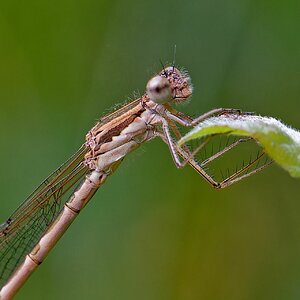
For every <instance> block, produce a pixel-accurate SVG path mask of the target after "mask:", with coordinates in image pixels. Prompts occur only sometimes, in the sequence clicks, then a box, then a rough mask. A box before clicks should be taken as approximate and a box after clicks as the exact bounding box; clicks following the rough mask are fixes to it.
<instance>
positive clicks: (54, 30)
mask: <svg viewBox="0 0 300 300" xmlns="http://www.w3.org/2000/svg"><path fill="white" fill-rule="evenodd" d="M299 9H300V4H299V1H298V0H294V1H293V0H287V1H284V2H282V1H270V0H269V1H268V0H263V1H258V0H257V1H254V0H253V1H250V0H229V1H221V0H201V1H199V0H194V1H177V2H176V1H175V2H174V1H156V0H153V1H137V0H133V1H108V0H107V1H99V0H98V1H96V0H85V1H80V0H79V1H68V0H60V1H56V0H53V1H37V0H36V1H34V0H28V1H15V0H11V1H2V2H1V4H0V105H1V106H0V107H1V108H0V134H1V140H0V143H1V157H0V164H1V168H0V178H1V200H0V201H1V208H0V218H1V222H2V221H4V220H5V219H6V218H7V217H8V216H9V214H10V213H11V212H12V211H13V209H15V208H16V207H17V206H18V204H19V203H20V202H21V201H22V199H24V198H25V196H27V195H28V194H29V193H30V192H31V191H32V189H33V188H34V187H35V186H36V185H37V184H38V183H39V182H40V181H42V180H43V179H44V178H45V177H46V176H47V175H48V174H49V173H50V172H51V171H52V170H54V169H55V168H56V167H57V166H58V165H59V164H60V163H62V162H63V161H64V160H65V159H67V158H68V157H69V156H70V155H71V154H72V153H73V152H75V151H76V150H77V148H78V147H79V146H80V145H81V143H82V142H83V141H84V137H85V133H86V132H87V131H88V130H89V128H90V127H91V126H92V125H93V124H94V123H95V121H96V120H97V119H98V118H99V117H100V116H103V115H104V114H105V113H108V112H109V111H111V109H112V108H113V107H114V106H115V105H116V104H118V103H122V102H124V100H126V99H130V98H132V97H133V95H134V92H140V93H143V91H144V88H145V84H146V82H147V80H148V79H149V77H151V76H152V75H153V74H155V73H156V72H158V71H159V70H160V68H161V66H160V62H159V60H160V59H161V60H162V61H163V62H172V59H173V49H174V45H175V44H176V45H177V58H176V61H177V65H178V66H183V67H185V68H186V69H187V70H188V71H189V73H190V75H191V77H192V82H193V85H194V88H195V89H194V95H193V98H192V101H191V102H190V103H188V104H187V105H182V106H181V107H179V106H178V107H177V108H178V109H180V110H181V111H184V112H186V113H188V114H193V115H200V114H201V113H203V112H206V111H208V110H210V109H212V108H216V107H234V108H241V109H242V110H246V111H254V112H256V113H258V114H261V115H268V116H273V117H276V118H279V119H281V120H283V121H284V122H285V123H287V124H289V125H291V126H293V127H296V128H300V119H299V108H300V106H299V95H300V84H299V75H300V35H299V30H300V20H299ZM299 185H300V182H299V180H296V179H293V178H291V177H290V176H289V175H288V173H287V172H285V171H283V170H282V169H279V168H278V167H277V166H272V167H271V168H269V169H268V170H266V171H264V172H262V173H260V174H258V175H256V176H253V177H251V178H249V179H247V180H245V181H243V182H241V183H239V184H236V185H234V186H232V187H230V188H228V189H225V190H213V189H212V188H211V187H210V186H209V185H208V184H207V183H206V182H205V181H204V180H203V179H202V178H200V177H199V175H198V174H196V173H195V172H194V171H193V170H192V169H191V168H189V167H186V168H185V169H183V170H177V169H176V168H175V166H174V164H173V162H172V160H171V156H170V153H169V151H168V149H167V147H166V145H164V144H163V143H162V142H161V141H159V140H154V141H152V142H151V143H148V144H146V145H144V146H143V147H142V148H141V149H139V150H138V151H136V152H135V153H133V154H131V155H130V157H128V158H127V159H126V160H125V161H124V163H123V164H122V165H121V167H120V168H119V170H118V171H117V172H116V173H115V175H114V176H112V177H111V178H110V179H109V180H108V181H107V183H106V184H105V186H104V187H103V188H101V190H99V191H98V193H97V195H96V196H95V197H94V198H93V200H92V201H91V203H90V204H89V205H88V207H87V208H86V209H85V210H84V211H83V212H82V213H81V214H80V217H79V218H78V219H77V220H76V221H75V223H74V224H73V225H72V227H71V228H70V229H69V231H68V232H67V234H66V235H65V236H64V237H63V239H62V240H61V241H60V242H59V244H58V245H57V247H56V248H55V250H54V251H53V252H52V253H51V254H50V256H49V257H48V258H47V260H46V261H45V262H44V263H43V264H42V266H41V267H40V269H39V270H38V271H37V272H35V273H34V274H33V276H32V277H31V278H30V280H29V281H28V282H27V284H26V285H25V286H24V288H23V289H22V290H21V291H20V292H19V294H18V296H17V297H16V299H31V300H33V299H41V298H42V299H107V300H112V299H131V300H134V299H139V300H140V299H143V300H144V299H145V300H148V299H156V300H160V299H161V300H166V299H172V300H173V299H176V300H177V299H178V300H183V299H185V300H194V299H206V300H207V299H230V300H241V299H272V300H275V299H299V297H300V218H299V212H300V201H299Z"/></svg>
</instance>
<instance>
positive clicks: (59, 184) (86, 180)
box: [0, 66, 269, 300]
mask: <svg viewBox="0 0 300 300" xmlns="http://www.w3.org/2000/svg"><path fill="white" fill-rule="evenodd" d="M191 95H192V86H191V83H190V77H189V76H188V74H187V73H186V72H183V71H180V70H179V69H177V68H176V67H175V66H169V67H164V68H163V69H162V71H161V72H160V73H159V74H157V75H156V76H154V77H153V78H151V79H150V80H149V81H148V83H147V86H146V92H145V94H144V95H143V96H141V97H140V98H138V99H136V100H133V101H132V102H130V103H128V104H126V105H124V106H123V107H121V108H120V109H119V110H117V111H115V112H113V113H111V114H109V115H107V116H105V117H103V118H101V119H100V120H99V121H98V122H97V123H96V125H95V126H94V127H93V128H92V129H91V130H90V131H89V132H88V133H87V135H86V141H85V143H84V144H83V145H82V146H81V147H80V148H79V150H78V151H77V152H76V153H75V154H74V155H73V156H72V157H71V158H70V159H69V160H67V161H66V162H65V163H64V164H63V165H62V166H60V167H59V168H58V169H57V170H56V171H54V172H53V173H52V174H51V175H50V176H49V177H48V178H47V179H46V180H45V181H44V182H42V184H41V185H40V186H39V187H38V188H37V189H36V190H35V191H34V192H33V193H32V194H31V195H30V196H29V197H28V198H27V199H26V200H25V201H24V202H23V203H22V204H21V205H20V206H19V207H18V208H17V209H16V210H15V212H14V213H13V214H12V215H11V216H10V218H8V219H7V220H6V222H4V223H3V224H1V225H0V278H1V281H0V283H1V286H2V290H1V292H0V295H1V299H2V300H4V299H11V298H12V297H13V296H14V295H15V293H16V292H17V291H18V289H19V288H20V287H21V286H22V285H23V284H24V282H25V281H26V280H27V278H28V277H29V275H30V274H31V273H32V272H33V271H34V270H35V269H36V268H37V267H38V266H39V265H40V264H41V263H42V261H43V260H44V258H45V257H46V256H47V254H48V253H49V252H50V251H51V249H52V248H53V247H54V246H55V244H56V242H57V241H58V240H59V239H60V237H61V236H62V235H63V234H64V232H65V231H66V230H67V228H68V227H69V225H70V224H71V223H72V222H73V220H74V219H75V218H76V216H77V215H78V213H79V212H80V211H81V210H82V209H83V208H84V206H85V205H86V204H87V202H88V201H89V200H90V199H91V198H92V197H93V195H94V194H95V192H96V191H97V190H98V188H99V187H100V186H101V185H103V184H104V182H105V181H106V179H107V178H108V177H109V176H110V175H112V174H113V173H114V171H115V170H116V169H117V167H118V166H119V165H120V163H121V162H122V160H123V159H124V158H125V157H126V156H127V155H128V154H129V153H130V152H132V151H133V150H135V149H137V148H138V147H139V146H140V145H141V144H144V143H145V142H147V141H149V140H151V139H153V138H156V137H158V138H161V139H162V140H163V141H164V142H165V143H166V144H167V146H168V148H169V150H170V153H171V156H172V158H173V160H174V163H175V165H176V166H177V167H178V168H181V167H183V166H185V165H186V164H189V165H190V166H192V167H193V168H194V169H195V170H196V171H197V172H198V173H199V174H200V175H201V176H202V177H203V178H204V179H205V180H206V181H207V182H208V183H209V184H210V185H211V186H213V187H215V188H224V187H227V186H229V185H231V184H232V183H234V182H236V181H239V180H241V179H243V178H245V177H248V176H250V175H252V174H254V173H256V172H258V171H260V170H262V169H263V168H265V167H266V166H267V165H269V162H266V163H265V164H263V165H261V166H259V167H258V166H256V167H254V169H253V170H251V171H249V170H250V169H251V168H252V167H253V166H254V165H255V164H256V163H257V162H258V161H259V160H260V158H261V156H263V154H262V155H261V156H260V155H259V156H257V157H256V158H255V159H254V160H251V161H250V162H249V163H248V164H245V165H243V166H242V168H240V169H239V170H236V171H235V172H234V173H233V174H231V175H229V176H225V178H223V180H221V181H216V180H215V179H214V178H213V177H212V176H211V175H209V174H208V172H207V171H206V170H205V166H206V165H207V164H208V163H210V162H212V161H214V160H216V159H217V158H218V157H221V156H223V155H224V154H225V153H227V152H228V151H229V150H231V149H233V148H234V147H236V146H237V145H239V144H241V143H243V142H245V141H248V139H239V140H237V141H235V142H233V143H231V144H230V145H225V146H224V147H222V148H221V149H219V150H218V151H217V152H216V153H214V154H212V155H211V156H209V157H208V158H206V159H205V160H202V161H201V162H199V161H197V160H196V159H195V155H196V154H197V153H198V152H199V151H200V150H201V149H205V146H206V144H207V142H208V140H206V141H204V142H202V143H201V144H200V145H199V146H197V147H196V148H195V149H190V148H189V146H188V145H184V146H183V147H179V146H178V145H177V143H176V140H177V139H179V138H180V137H181V134H180V131H179V127H187V128H189V127H193V126H195V125H196V124H198V123H199V122H201V121H203V120H205V119H206V118H208V117H210V116H212V115H218V114H240V113H241V112H240V111H239V110H236V109H223V108H220V109H214V110H212V111H209V112H207V113H205V114H203V115H201V116H199V117H197V118H191V117H189V116H187V115H185V114H183V113H181V112H179V111H177V110H175V109H174V108H173V107H172V103H174V102H177V103H181V102H184V101H186V100H187V99H188V98H189V97H190V96H191ZM75 185H77V187H76V189H75V190H74V191H72V188H73V187H74V186H75Z"/></svg>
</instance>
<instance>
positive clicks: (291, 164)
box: [178, 115, 300, 177]
mask: <svg viewBox="0 0 300 300" xmlns="http://www.w3.org/2000/svg"><path fill="white" fill-rule="evenodd" d="M213 134H232V135H239V136H249V137H252V138H254V139H255V140H256V141H258V142H259V144H261V146H262V147H263V148H264V150H265V152H266V153H267V154H268V155H269V156H270V157H271V158H272V159H273V160H274V161H275V162H277V163H278V165H280V166H281V167H282V168H284V169H285V170H287V171H288V172H289V173H290V175H291V176H293V177H300V132H299V131H297V130H295V129H292V128H290V127H288V126H286V125H284V124H283V123H281V122H280V121H278V120H276V119H274V118H270V117H261V116H255V115H241V116H237V115H221V116H218V117H212V118H209V119H206V120H205V121H203V122H201V123H200V124H199V125H197V126H196V127H195V128H193V129H192V130H191V131H190V132H189V133H187V134H186V135H185V136H184V137H182V138H181V139H180V141H179V142H178V144H179V145H182V144H184V143H185V142H187V141H189V140H193V139H197V138H202V137H205V136H207V135H213Z"/></svg>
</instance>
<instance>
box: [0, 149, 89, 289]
mask: <svg viewBox="0 0 300 300" xmlns="http://www.w3.org/2000/svg"><path fill="white" fill-rule="evenodd" d="M86 152H87V148H86V147H85V145H83V146H82V147H81V148H80V149H79V150H78V151H77V152H76V153H75V154H74V155H73V156H72V157H71V158H70V159H69V160H68V161H66V162H65V163H64V164H63V165H62V166H60V167H59V168H58V169H57V170H56V171H54V172H53V173H52V174H51V175H50V176H49V177H48V178H47V179H46V180H44V181H43V182H42V184H41V185H40V186H39V187H38V188H37V189H36V190H35V191H34V192H33V193H32V194H31V195H30V196H29V197H28V198H27V199H26V200H25V201H24V202H23V203H22V204H21V205H20V206H19V207H18V208H17V209H16V210H15V212H14V213H13V214H12V215H11V217H10V218H9V219H7V221H6V222H5V223H3V224H1V225H0V287H2V286H3V285H4V283H5V282H6V281H7V279H8V278H9V277H10V275H11V274H12V273H13V271H14V270H15V269H16V268H17V267H18V265H19V264H20V263H21V262H22V261H23V260H24V258H25V256H26V255H27V254H28V253H29V252H30V251H31V250H32V248H33V247H34V246H35V244H36V243H37V242H38V240H39V239H40V238H41V237H42V235H43V234H44V232H45V231H46V230H47V228H48V227H49V226H50V225H51V223H52V222H53V221H54V220H55V218H56V217H57V215H58V214H59V212H60V210H61V209H62V207H63V205H64V203H65V202H66V201H67V199H68V198H69V197H70V195H71V194H72V190H73V189H71V188H72V187H73V186H74V185H75V184H77V183H78V182H79V181H81V179H82V177H83V176H84V175H85V174H86V173H87V172H88V169H87V167H85V166H84V164H83V160H84V154H85V153H86Z"/></svg>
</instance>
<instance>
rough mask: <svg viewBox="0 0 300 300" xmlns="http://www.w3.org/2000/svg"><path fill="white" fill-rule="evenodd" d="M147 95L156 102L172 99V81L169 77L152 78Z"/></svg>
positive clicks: (160, 102) (161, 102)
mask: <svg viewBox="0 0 300 300" xmlns="http://www.w3.org/2000/svg"><path fill="white" fill-rule="evenodd" d="M146 91H147V95H148V96H149V98H150V100H152V101H153V102H155V103H158V104H163V103H166V102H168V101H170V100H172V92H171V87H170V82H169V80H168V79H167V78H165V77H161V76H155V77H153V78H151V79H150V80H149V81H148V83H147V87H146Z"/></svg>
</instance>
